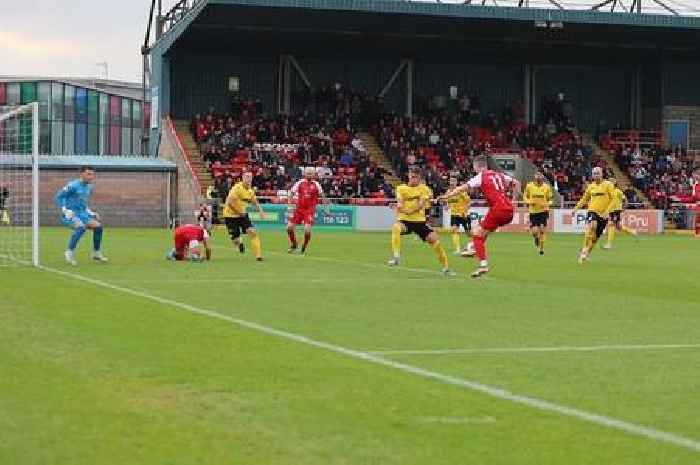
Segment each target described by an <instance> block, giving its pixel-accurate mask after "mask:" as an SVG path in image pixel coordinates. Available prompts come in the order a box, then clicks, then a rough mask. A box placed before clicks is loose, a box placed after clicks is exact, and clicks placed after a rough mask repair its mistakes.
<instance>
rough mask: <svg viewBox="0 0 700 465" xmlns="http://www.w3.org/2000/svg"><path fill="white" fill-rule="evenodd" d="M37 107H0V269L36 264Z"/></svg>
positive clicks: (37, 198) (37, 256) (37, 237)
mask: <svg viewBox="0 0 700 465" xmlns="http://www.w3.org/2000/svg"><path fill="white" fill-rule="evenodd" d="M38 110H39V105H38V104H37V103H32V104H29V105H22V106H13V107H4V106H0V266H2V267H7V266H17V265H21V264H34V265H38V264H39V208H38V205H39V111H38Z"/></svg>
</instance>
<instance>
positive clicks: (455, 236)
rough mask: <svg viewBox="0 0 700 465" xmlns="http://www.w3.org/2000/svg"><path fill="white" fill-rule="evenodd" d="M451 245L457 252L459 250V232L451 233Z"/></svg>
mask: <svg viewBox="0 0 700 465" xmlns="http://www.w3.org/2000/svg"><path fill="white" fill-rule="evenodd" d="M452 246H453V247H454V248H455V250H456V251H457V252H459V250H460V246H461V244H460V243H459V233H458V232H453V233H452Z"/></svg>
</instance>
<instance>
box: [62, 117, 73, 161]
mask: <svg viewBox="0 0 700 465" xmlns="http://www.w3.org/2000/svg"><path fill="white" fill-rule="evenodd" d="M64 129H65V132H64V139H63V154H64V155H75V123H73V122H71V121H66V122H65V125H64Z"/></svg>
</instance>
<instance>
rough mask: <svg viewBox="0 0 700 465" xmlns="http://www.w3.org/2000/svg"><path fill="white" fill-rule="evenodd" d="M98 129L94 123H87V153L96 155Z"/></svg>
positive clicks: (98, 147)
mask: <svg viewBox="0 0 700 465" xmlns="http://www.w3.org/2000/svg"><path fill="white" fill-rule="evenodd" d="M99 130H100V127H99V126H98V125H96V124H88V126H87V131H88V134H87V138H88V140H87V153H88V155H97V154H98V153H99V150H100V146H99Z"/></svg>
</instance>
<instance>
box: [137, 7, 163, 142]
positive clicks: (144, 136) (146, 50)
mask: <svg viewBox="0 0 700 465" xmlns="http://www.w3.org/2000/svg"><path fill="white" fill-rule="evenodd" d="M156 1H158V9H159V11H160V8H161V5H160V0H151V11H150V13H149V14H148V26H146V36H145V37H144V39H143V45H142V46H141V56H142V58H143V68H142V72H141V87H142V91H143V93H142V95H141V155H142V156H143V155H150V154H149V153H148V151H149V150H148V149H149V147H148V141H149V139H150V137H149V134H148V131H150V128H149V127H148V125H147V124H146V118H145V112H146V74H147V73H150V69H149V63H148V55H149V54H150V53H151V47H150V45H149V43H150V41H151V26H152V25H153V13H154V11H155V9H156ZM159 19H160V15H159ZM159 22H160V21H159ZM154 155H156V154H154Z"/></svg>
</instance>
